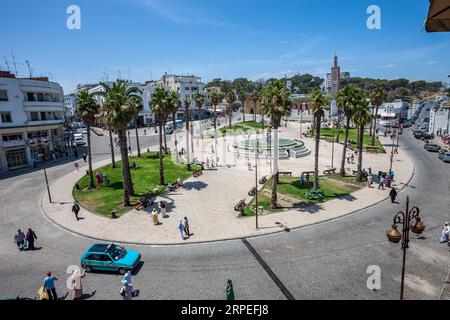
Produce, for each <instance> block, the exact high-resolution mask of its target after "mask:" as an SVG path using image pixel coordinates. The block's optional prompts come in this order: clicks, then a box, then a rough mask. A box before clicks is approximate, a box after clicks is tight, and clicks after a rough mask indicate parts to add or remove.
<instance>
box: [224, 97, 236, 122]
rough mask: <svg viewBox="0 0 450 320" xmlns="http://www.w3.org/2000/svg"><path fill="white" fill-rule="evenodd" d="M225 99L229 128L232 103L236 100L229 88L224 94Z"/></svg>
mask: <svg viewBox="0 0 450 320" xmlns="http://www.w3.org/2000/svg"><path fill="white" fill-rule="evenodd" d="M225 99H226V100H227V103H228V117H229V127H230V129H231V119H232V116H233V103H234V102H235V101H236V94H235V93H234V91H233V90H232V89H229V90H228V91H227V93H226V94H225Z"/></svg>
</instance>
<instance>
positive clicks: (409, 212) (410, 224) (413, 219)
mask: <svg viewBox="0 0 450 320" xmlns="http://www.w3.org/2000/svg"><path fill="white" fill-rule="evenodd" d="M419 212H420V210H419V208H417V207H413V208H411V209H410V208H409V196H408V197H407V198H406V211H405V212H403V211H399V212H398V213H397V214H396V215H395V216H394V224H393V225H392V229H391V230H390V231H387V232H386V235H387V238H388V240H389V241H390V242H392V243H396V244H397V243H399V242H400V241H402V250H403V260H402V278H401V287H400V300H404V299H403V297H404V295H403V292H404V285H405V263H406V249H408V248H409V231H410V230H412V232H413V233H415V234H422V232H423V231H424V230H425V225H424V224H423V222H422V220H421V218H420V216H419ZM398 225H402V232H400V231H398V229H397V226H398Z"/></svg>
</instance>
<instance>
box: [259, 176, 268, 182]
mask: <svg viewBox="0 0 450 320" xmlns="http://www.w3.org/2000/svg"><path fill="white" fill-rule="evenodd" d="M266 182H267V177H266V176H264V177H262V178H261V179H259V184H266Z"/></svg>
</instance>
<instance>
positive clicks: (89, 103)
mask: <svg viewBox="0 0 450 320" xmlns="http://www.w3.org/2000/svg"><path fill="white" fill-rule="evenodd" d="M76 101H77V106H78V107H77V116H78V117H80V118H81V120H83V123H84V124H85V125H86V128H87V141H88V164H89V189H94V187H95V186H94V174H93V172H92V154H91V126H92V125H93V124H94V123H95V116H96V115H97V114H98V113H99V112H100V106H99V105H98V104H97V103H96V101H95V100H94V98H93V96H92V95H91V94H89V93H88V92H87V91H82V92H80V93H79V94H78V95H77V96H76Z"/></svg>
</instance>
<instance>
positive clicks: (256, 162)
mask: <svg viewBox="0 0 450 320" xmlns="http://www.w3.org/2000/svg"><path fill="white" fill-rule="evenodd" d="M258 155H259V140H258V138H256V147H255V188H256V194H255V217H256V230H258Z"/></svg>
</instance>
